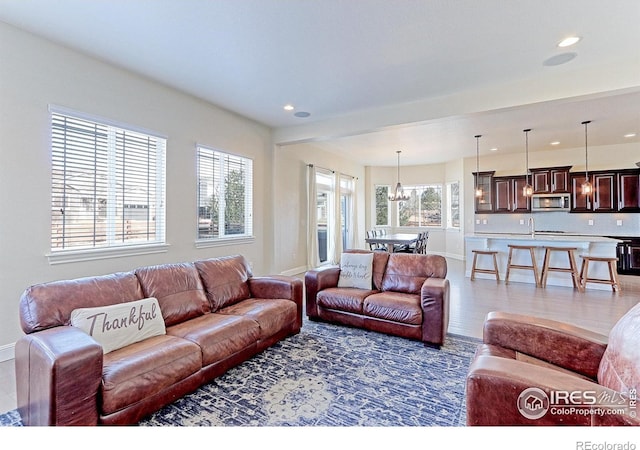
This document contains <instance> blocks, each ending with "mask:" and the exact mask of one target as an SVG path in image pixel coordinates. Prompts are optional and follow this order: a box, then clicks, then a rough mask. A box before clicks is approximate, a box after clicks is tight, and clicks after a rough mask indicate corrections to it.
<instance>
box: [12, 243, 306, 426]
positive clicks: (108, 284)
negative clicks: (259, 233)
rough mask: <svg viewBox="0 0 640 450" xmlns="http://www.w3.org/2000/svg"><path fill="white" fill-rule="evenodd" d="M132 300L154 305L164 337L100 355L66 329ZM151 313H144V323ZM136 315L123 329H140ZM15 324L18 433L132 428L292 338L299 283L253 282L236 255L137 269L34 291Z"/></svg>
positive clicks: (297, 322)
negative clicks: (21, 428)
mask: <svg viewBox="0 0 640 450" xmlns="http://www.w3.org/2000/svg"><path fill="white" fill-rule="evenodd" d="M149 298H150V299H149ZM139 299H145V300H142V301H143V302H144V301H146V300H150V301H152V302H155V301H156V300H155V299H157V305H159V309H160V312H161V317H160V318H156V320H159V321H160V322H161V323H162V320H163V321H164V324H163V325H162V327H163V331H166V332H164V333H162V334H159V335H155V336H153V337H149V338H145V339H144V340H141V341H138V342H135V343H132V344H129V345H126V346H124V347H122V348H119V349H116V350H113V351H109V352H107V353H104V352H103V350H104V351H106V348H104V347H103V346H102V345H100V344H98V343H97V341H96V340H95V339H94V338H93V337H92V336H93V334H92V335H91V336H90V335H89V334H87V333H86V332H85V331H83V330H82V329H80V328H78V327H76V326H71V325H70V324H71V320H72V316H73V315H74V314H77V312H78V311H83V309H85V308H88V307H90V308H91V310H93V308H96V307H97V308H103V307H106V308H110V307H111V308H113V307H115V308H118V307H120V305H122V304H125V306H124V307H125V308H127V307H128V305H126V304H127V303H129V302H132V301H134V300H136V301H137V300H139ZM109 305H110V306H109ZM74 310H75V311H76V312H75V313H74ZM153 313H155V311H152V310H151V309H148V308H147V310H146V312H145V314H146V317H147V319H151V318H152V316H153ZM136 314H137V313H136V312H135V311H134V310H132V312H131V317H130V318H128V319H131V318H134V319H135V320H134V321H132V320H129V322H135V323H141V322H140V320H139V318H140V316H143V314H140V315H136ZM91 317H93V318H94V320H95V317H98V315H97V314H93V315H92V316H91ZM99 317H104V315H102V316H99ZM20 319H21V325H22V329H23V330H24V332H25V333H26V335H25V336H23V337H22V338H21V339H19V340H18V342H17V343H16V347H15V364H16V382H17V402H18V411H19V413H20V416H21V418H22V422H23V424H25V425H96V424H111V425H113V424H135V423H137V422H139V421H140V419H142V418H143V417H145V416H146V415H149V414H151V413H153V412H155V411H157V410H158V409H160V408H161V407H163V406H165V405H167V404H169V403H171V402H173V401H174V400H176V399H177V398H179V397H181V396H183V395H185V394H187V393H189V392H191V391H194V390H195V389H197V388H198V387H199V386H201V385H202V384H204V383H207V382H208V381H210V380H211V379H213V378H214V377H216V376H218V375H220V374H222V373H224V372H225V371H227V370H228V369H229V368H231V367H233V366H235V365H238V364H240V363H241V362H243V361H245V360H247V359H248V358H250V357H251V356H253V355H255V354H256V353H258V352H260V351H262V350H264V349H265V348H267V347H269V346H271V345H273V344H274V343H276V342H277V341H279V340H281V339H284V338H285V337H287V336H288V335H291V334H295V333H298V332H299V331H300V328H301V326H302V281H301V280H299V279H295V278H292V277H283V276H271V277H253V276H252V273H251V269H250V267H249V265H248V264H247V261H246V260H245V258H244V257H242V256H239V255H237V256H229V257H221V258H212V259H207V260H200V261H196V262H194V263H178V264H165V265H158V266H150V267H142V268H138V269H136V270H134V271H131V272H122V273H114V274H111V275H105V276H95V277H87V278H81V279H75V280H66V281H55V282H50V283H45V284H40V285H35V286H32V287H30V288H28V289H27V290H25V292H24V293H23V295H22V298H21V301H20ZM105 323H107V324H108V325H109V326H107V328H118V327H120V326H123V323H118V322H116V321H113V322H110V323H109V322H105ZM147 323H148V321H147ZM164 327H166V330H165V328H164ZM103 328H104V324H103Z"/></svg>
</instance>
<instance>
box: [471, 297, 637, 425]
mask: <svg viewBox="0 0 640 450" xmlns="http://www.w3.org/2000/svg"><path fill="white" fill-rule="evenodd" d="M639 332H640V304H637V305H636V306H634V307H633V308H631V309H630V310H629V311H628V312H627V313H626V314H625V315H624V316H623V317H622V318H621V319H620V320H619V321H618V323H617V324H616V325H615V326H614V327H613V328H612V330H611V332H610V333H609V336H608V338H607V336H604V335H601V334H598V333H594V332H592V331H589V330H586V329H583V328H579V327H576V326H573V325H570V324H567V323H561V322H557V321H553V320H548V319H542V318H536V317H531V316H524V315H518V314H510V313H505V312H492V313H489V314H488V316H487V319H486V321H485V324H484V330H483V341H484V343H483V344H481V345H480V346H479V347H478V349H477V351H476V355H475V358H474V360H473V362H472V364H471V366H470V368H469V373H468V375H467V393H466V396H467V425H546V426H548V425H587V426H591V425H640V420H638V412H640V411H639V410H640V405H638V404H637V395H638V389H639V388H640V345H638V335H639V334H638V333H639Z"/></svg>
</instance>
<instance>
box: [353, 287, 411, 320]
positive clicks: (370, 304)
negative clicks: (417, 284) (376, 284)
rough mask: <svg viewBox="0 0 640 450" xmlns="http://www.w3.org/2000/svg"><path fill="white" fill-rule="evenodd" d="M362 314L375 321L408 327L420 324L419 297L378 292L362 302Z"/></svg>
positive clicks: (400, 293)
mask: <svg viewBox="0 0 640 450" xmlns="http://www.w3.org/2000/svg"><path fill="white" fill-rule="evenodd" d="M363 313H364V314H365V315H367V316H370V317H375V318H377V319H384V320H390V321H392V322H400V323H406V324H409V325H421V324H422V308H421V307H420V296H419V295H414V294H405V293H402V292H388V291H386V292H380V293H377V294H373V295H370V296H368V297H367V298H366V299H365V300H364V305H363Z"/></svg>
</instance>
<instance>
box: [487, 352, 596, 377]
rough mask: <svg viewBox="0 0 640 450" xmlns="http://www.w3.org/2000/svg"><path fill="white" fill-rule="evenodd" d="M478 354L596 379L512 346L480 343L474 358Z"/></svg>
mask: <svg viewBox="0 0 640 450" xmlns="http://www.w3.org/2000/svg"><path fill="white" fill-rule="evenodd" d="M478 356H497V357H500V358H505V359H515V360H516V361H521V362H525V363H528V364H533V365H536V366H540V367H546V368H547V369H553V370H557V371H558V372H562V373H566V374H568V375H572V376H575V377H578V378H582V379H583V380H588V381H594V380H593V379H591V378H589V377H587V376H586V375H582V374H580V373H577V372H573V371H571V370H568V369H565V368H563V367H560V366H556V365H555V364H551V363H550V362H547V361H543V360H541V359H538V358H535V357H533V356H530V355H527V354H525V353H521V352H518V351H515V350H511V349H510V348H505V347H502V346H499V345H492V344H481V345H479V346H478V348H477V349H476V352H475V355H474V359H475V358H477V357H478Z"/></svg>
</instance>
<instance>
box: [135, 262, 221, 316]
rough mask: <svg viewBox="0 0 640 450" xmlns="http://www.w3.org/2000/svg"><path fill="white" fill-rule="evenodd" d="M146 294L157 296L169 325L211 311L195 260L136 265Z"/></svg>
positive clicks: (137, 273)
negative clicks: (155, 264) (194, 263)
mask: <svg viewBox="0 0 640 450" xmlns="http://www.w3.org/2000/svg"><path fill="white" fill-rule="evenodd" d="M135 272H136V276H137V277H138V279H139V280H140V285H141V286H142V290H143V291H144V293H145V296H146V297H155V298H156V299H158V303H159V304H160V310H161V311H162V316H163V317H164V322H165V324H166V326H171V325H175V324H176V323H180V322H184V321H185V320H189V319H192V318H194V317H197V316H201V315H203V314H205V313H207V312H209V310H210V309H209V303H208V302H207V297H206V295H205V293H204V287H203V285H202V281H201V280H200V277H199V276H198V271H197V270H196V268H195V266H194V265H193V264H192V263H178V264H163V265H158V266H149V267H141V268H139V269H136V271H135Z"/></svg>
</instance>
